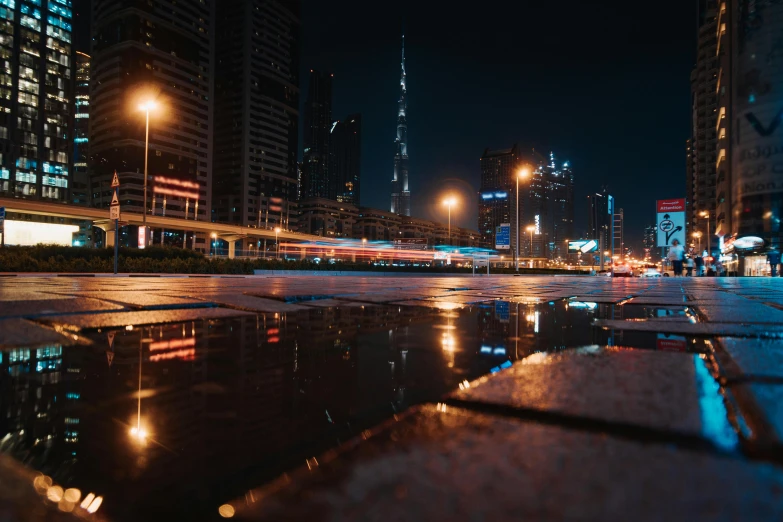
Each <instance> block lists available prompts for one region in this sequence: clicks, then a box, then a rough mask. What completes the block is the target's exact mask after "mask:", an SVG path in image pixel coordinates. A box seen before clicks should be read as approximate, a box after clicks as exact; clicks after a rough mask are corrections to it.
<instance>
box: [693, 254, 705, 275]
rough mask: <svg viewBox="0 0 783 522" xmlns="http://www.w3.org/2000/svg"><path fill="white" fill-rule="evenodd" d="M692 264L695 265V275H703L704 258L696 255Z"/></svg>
mask: <svg viewBox="0 0 783 522" xmlns="http://www.w3.org/2000/svg"><path fill="white" fill-rule="evenodd" d="M694 264H695V265H696V275H697V276H699V277H701V276H703V275H704V258H703V257H701V256H699V255H697V256H696V259H694Z"/></svg>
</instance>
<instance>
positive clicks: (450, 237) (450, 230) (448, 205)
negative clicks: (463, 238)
mask: <svg viewBox="0 0 783 522" xmlns="http://www.w3.org/2000/svg"><path fill="white" fill-rule="evenodd" d="M448 206H449V245H450V244H451V203H449V205H448Z"/></svg>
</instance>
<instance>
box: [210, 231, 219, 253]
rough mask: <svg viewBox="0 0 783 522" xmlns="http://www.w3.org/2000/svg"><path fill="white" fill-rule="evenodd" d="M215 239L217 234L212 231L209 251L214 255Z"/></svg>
mask: <svg viewBox="0 0 783 522" xmlns="http://www.w3.org/2000/svg"><path fill="white" fill-rule="evenodd" d="M216 239H217V234H215V233H214V232H212V248H211V249H210V253H212V255H215V249H216V248H215V240H216Z"/></svg>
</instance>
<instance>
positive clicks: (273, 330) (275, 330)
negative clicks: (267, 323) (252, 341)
mask: <svg viewBox="0 0 783 522" xmlns="http://www.w3.org/2000/svg"><path fill="white" fill-rule="evenodd" d="M279 333H280V328H270V329H269V330H267V331H266V334H267V335H277V334H279Z"/></svg>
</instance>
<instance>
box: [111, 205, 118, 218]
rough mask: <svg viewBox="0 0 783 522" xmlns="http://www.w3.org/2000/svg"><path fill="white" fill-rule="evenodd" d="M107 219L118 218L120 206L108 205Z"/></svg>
mask: <svg viewBox="0 0 783 522" xmlns="http://www.w3.org/2000/svg"><path fill="white" fill-rule="evenodd" d="M109 219H120V206H119V205H112V206H111V207H109Z"/></svg>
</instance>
